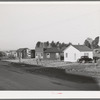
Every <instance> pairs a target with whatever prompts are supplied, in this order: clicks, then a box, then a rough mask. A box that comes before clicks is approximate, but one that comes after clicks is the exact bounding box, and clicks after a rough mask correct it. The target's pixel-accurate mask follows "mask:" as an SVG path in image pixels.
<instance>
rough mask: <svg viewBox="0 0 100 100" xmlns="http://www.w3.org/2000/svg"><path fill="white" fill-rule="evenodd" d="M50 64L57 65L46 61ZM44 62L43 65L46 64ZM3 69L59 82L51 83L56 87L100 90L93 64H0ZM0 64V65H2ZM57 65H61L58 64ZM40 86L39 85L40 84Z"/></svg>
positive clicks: (96, 70)
mask: <svg viewBox="0 0 100 100" xmlns="http://www.w3.org/2000/svg"><path fill="white" fill-rule="evenodd" d="M47 62H49V63H50V64H52V63H53V64H54V63H55V65H56V64H58V62H57V63H56V61H47ZM47 62H46V61H45V63H47ZM2 63H3V68H4V66H5V69H6V70H9V71H11V72H12V71H13V72H17V73H22V72H25V73H29V74H32V75H39V76H41V78H42V76H43V77H47V79H48V78H49V79H50V78H51V79H53V80H56V81H57V80H60V81H59V82H52V83H53V84H56V85H59V86H60V85H61V86H63V85H64V86H66V88H67V89H68V87H69V85H68V84H69V82H70V83H71V84H70V87H71V88H72V89H75V90H100V88H99V87H100V79H99V77H100V68H99V66H96V65H95V64H78V63H65V62H64V63H65V65H64V66H58V67H57V66H55V67H51V66H50V67H49V66H48V67H46V66H43V65H36V64H31V65H30V64H25V63H26V62H25V60H24V62H23V63H18V62H17V63H15V62H2ZM2 63H1V64H2ZM59 63H63V62H60V61H59ZM40 84H41V83H40Z"/></svg>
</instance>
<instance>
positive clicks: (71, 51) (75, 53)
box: [64, 45, 81, 62]
mask: <svg viewBox="0 0 100 100" xmlns="http://www.w3.org/2000/svg"><path fill="white" fill-rule="evenodd" d="M66 53H67V54H68V57H66ZM80 56H81V55H80V51H79V50H77V49H76V48H74V47H73V46H71V45H70V46H69V47H68V48H66V49H65V50H64V61H69V62H76V61H77V59H79V58H80Z"/></svg>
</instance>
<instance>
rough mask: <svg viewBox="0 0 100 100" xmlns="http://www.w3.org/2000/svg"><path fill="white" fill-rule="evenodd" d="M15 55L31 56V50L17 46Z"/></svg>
mask: <svg viewBox="0 0 100 100" xmlns="http://www.w3.org/2000/svg"><path fill="white" fill-rule="evenodd" d="M17 57H21V58H31V51H30V49H28V48H19V49H18V50H17Z"/></svg>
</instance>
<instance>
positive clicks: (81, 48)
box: [72, 45, 93, 51]
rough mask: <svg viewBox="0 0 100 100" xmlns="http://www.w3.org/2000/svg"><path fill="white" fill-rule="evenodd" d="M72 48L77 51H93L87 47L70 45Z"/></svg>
mask: <svg viewBox="0 0 100 100" xmlns="http://www.w3.org/2000/svg"><path fill="white" fill-rule="evenodd" d="M72 46H73V47H75V48H76V49H77V50H79V51H93V50H92V49H90V48H89V47H87V46H85V45H72Z"/></svg>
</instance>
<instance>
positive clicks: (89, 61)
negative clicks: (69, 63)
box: [78, 56, 93, 63]
mask: <svg viewBox="0 0 100 100" xmlns="http://www.w3.org/2000/svg"><path fill="white" fill-rule="evenodd" d="M78 62H79V63H92V62H93V59H92V58H89V57H88V56H81V58H80V59H78Z"/></svg>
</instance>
